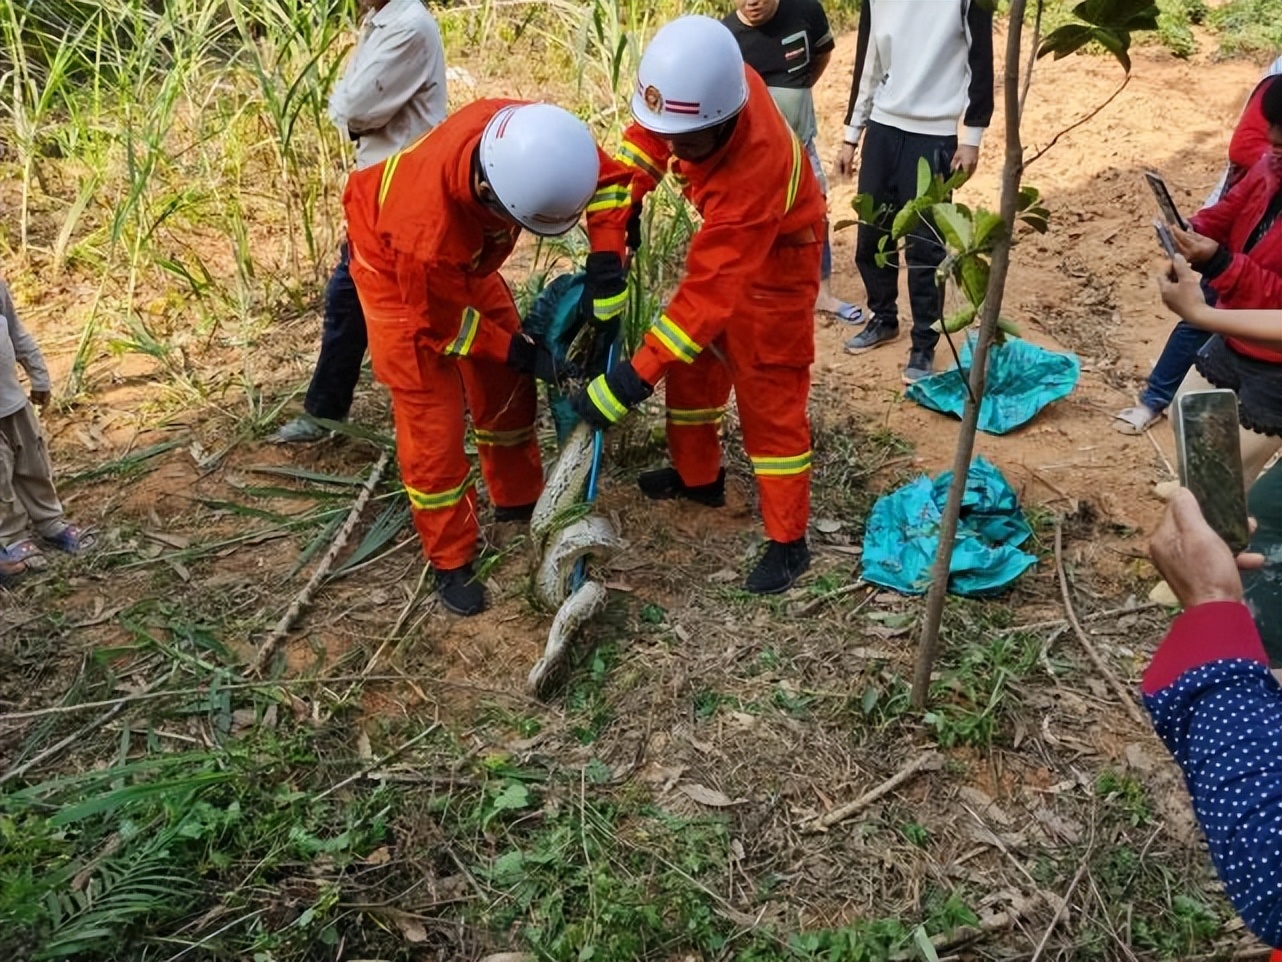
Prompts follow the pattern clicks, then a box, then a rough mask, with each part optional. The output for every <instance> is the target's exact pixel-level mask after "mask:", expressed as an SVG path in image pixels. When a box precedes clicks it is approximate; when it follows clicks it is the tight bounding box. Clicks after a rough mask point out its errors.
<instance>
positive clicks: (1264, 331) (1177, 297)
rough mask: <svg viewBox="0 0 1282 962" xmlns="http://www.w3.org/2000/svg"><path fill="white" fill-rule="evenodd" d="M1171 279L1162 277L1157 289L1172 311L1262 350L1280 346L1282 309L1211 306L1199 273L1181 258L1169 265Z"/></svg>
mask: <svg viewBox="0 0 1282 962" xmlns="http://www.w3.org/2000/svg"><path fill="white" fill-rule="evenodd" d="M1172 270H1173V271H1174V277H1172V276H1171V275H1170V274H1161V275H1158V278H1157V287H1158V290H1159V291H1160V292H1161V295H1162V302H1163V303H1164V304H1166V306H1167V307H1169V308H1170V309H1171V311H1172V312H1174V313H1175V314H1177V315H1179V316H1180V317H1182V318H1183V319H1184V320H1186V321H1188V322H1189V323H1190V324H1192V325H1193V326H1194V327H1198V328H1201V329H1202V330H1204V331H1213V332H1214V333H1216V334H1223V335H1226V336H1227V337H1236V338H1240V339H1242V340H1248V341H1253V342H1255V343H1257V344H1259V345H1261V346H1262V347H1274V348H1276V347H1278V346H1279V345H1282V309H1279V310H1263V311H1227V310H1224V309H1223V308H1218V307H1211V306H1210V305H1208V304H1207V303H1206V296H1205V294H1203V292H1202V282H1201V278H1200V276H1199V275H1198V273H1197V272H1196V271H1195V270H1193V268H1192V267H1190V266H1189V262H1188V261H1186V260H1185V259H1184V258H1183V257H1181V256H1180V255H1178V254H1177V255H1176V256H1175V260H1174V262H1173V263H1172Z"/></svg>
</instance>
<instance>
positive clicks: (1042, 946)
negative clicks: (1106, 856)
mask: <svg viewBox="0 0 1282 962" xmlns="http://www.w3.org/2000/svg"><path fill="white" fill-rule="evenodd" d="M1086 865H1087V863H1086V862H1083V863H1082V864H1081V866H1080V867H1079V868H1078V870H1077V874H1076V875H1074V876H1073V881H1071V882H1069V883H1068V890H1067V891H1066V892H1065V893H1064V898H1063V899H1062V900H1061V901H1060V903H1059V907H1058V908H1057V909H1055V915H1054V916H1053V917H1052V918H1051V924H1050V925H1048V926H1046V931H1045V932H1043V933H1042V939H1041V941H1040V942H1038V943H1037V948H1036V949H1035V950H1034V951H1033V958H1032V959H1031V960H1030V962H1038V960H1039V959H1040V958H1041V957H1042V952H1044V951H1045V950H1046V943H1047V942H1048V941H1049V940H1050V937H1051V933H1052V932H1054V931H1055V926H1057V925H1059V920H1060V919H1061V918H1062V917H1063V915H1064V913H1065V912H1066V911H1067V910H1068V900H1069V899H1071V898H1072V897H1073V893H1074V892H1075V891H1076V890H1077V883H1078V882H1080V881H1081V880H1082V876H1083V875H1085V874H1086Z"/></svg>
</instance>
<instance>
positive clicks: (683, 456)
mask: <svg viewBox="0 0 1282 962" xmlns="http://www.w3.org/2000/svg"><path fill="white" fill-rule="evenodd" d="M718 343H719V342H718ZM664 392H665V394H664V398H665V401H666V403H667V407H668V412H669V413H668V424H667V428H668V453H669V455H670V456H671V458H672V466H673V467H674V468H676V469H677V473H678V474H679V475H681V480H682V482H683V483H685V484H687V485H690V486H691V487H696V486H698V485H702V484H712V483H713V482H715V481H716V480H717V476H718V475H719V474H720V473H721V422H720V419H715V420H713V419H709V418H706V417H700V416H698V415H692V414H690V412H709V411H714V410H720V411H723V412H724V411H725V407H726V402H727V401H728V400H729V399H730V370H729V368H727V367H726V365H725V364H724V363H723V362H722V361H721V360H720V359H718V358H717V357H716V354H715V353H714V352H713V351H704V352H703V353H701V354H700V355H699V356H698V357H696V358H695V359H694V362H693V363H692V364H674V365H672V366H671V367H669V368H668V372H667V375H666V377H665V378H664ZM674 415H675V417H674Z"/></svg>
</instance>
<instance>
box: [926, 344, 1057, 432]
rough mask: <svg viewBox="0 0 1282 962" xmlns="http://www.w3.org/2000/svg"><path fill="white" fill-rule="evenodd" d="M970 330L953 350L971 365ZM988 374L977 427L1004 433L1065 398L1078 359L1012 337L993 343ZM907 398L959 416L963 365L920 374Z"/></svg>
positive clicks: (963, 388)
mask: <svg viewBox="0 0 1282 962" xmlns="http://www.w3.org/2000/svg"><path fill="white" fill-rule="evenodd" d="M974 345H975V335H974V334H972V335H970V336H969V337H968V338H967V339H966V342H965V343H964V344H963V345H962V346H961V350H960V351H959V352H958V353H959V354H960V356H961V362H962V367H963V368H965V369H966V370H967V371H969V370H970V360H971V355H972V353H973V351H974ZM988 358H989V363H988V380H987V382H986V384H985V386H984V403H983V404H982V405H981V406H980V408H979V430H981V431H983V432H985V433H986V434H1006V433H1008V432H1010V431H1013V430H1015V429H1016V428H1018V427H1021V426H1022V425H1025V424H1027V423H1028V422H1029V421H1031V420H1032V419H1033V418H1035V417H1036V416H1037V414H1038V412H1039V411H1041V410H1042V408H1044V407H1046V405H1048V404H1052V403H1054V402H1055V401H1058V400H1060V399H1061V398H1066V397H1068V396H1069V395H1070V394H1072V393H1073V388H1075V387H1077V379H1078V377H1079V375H1080V374H1081V370H1082V363H1081V361H1079V360H1078V359H1077V355H1075V354H1060V353H1057V352H1055V351H1048V350H1046V348H1044V347H1038V346H1037V345H1036V344H1031V343H1029V342H1028V341H1025V340H1023V339H1022V338H1018V337H1013V338H1010V339H1009V340H1007V341H1006V342H1005V343H1003V344H994V345H993V347H992V349H991V350H990V351H989V354H988ZM906 396H907V397H908V399H909V400H911V401H916V402H917V403H918V404H920V405H921V406H922V407H926V408H930V410H932V411H939V412H940V413H941V414H951V415H953V416H954V417H957V418H960V417H961V416H962V410H963V409H964V408H965V406H966V384H965V382H964V381H963V380H962V371H961V369H960V368H957V367H954V368H952V369H951V370H948V371H941V372H940V373H939V374H932V375H931V376H930V377H926V378H922V379H921V380H920V381H918V382H916V383H915V384H913V385H911V386H910V387H909V388H908V391H907V395H906Z"/></svg>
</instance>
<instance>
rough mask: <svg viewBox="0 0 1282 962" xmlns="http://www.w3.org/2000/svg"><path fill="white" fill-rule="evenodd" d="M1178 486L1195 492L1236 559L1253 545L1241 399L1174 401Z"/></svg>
mask: <svg viewBox="0 0 1282 962" xmlns="http://www.w3.org/2000/svg"><path fill="white" fill-rule="evenodd" d="M1174 427H1175V451H1176V456H1177V458H1178V459H1179V472H1180V484H1181V485H1182V486H1183V487H1186V488H1188V489H1189V490H1190V491H1192V492H1193V496H1194V497H1196V498H1197V503H1198V505H1199V506H1200V507H1201V509H1202V516H1203V517H1204V518H1206V521H1207V524H1209V525H1210V526H1211V529H1212V530H1213V531H1214V532H1215V533H1216V534H1218V535H1219V536H1220V537H1221V538H1223V539H1224V542H1225V544H1227V545H1228V546H1229V547H1230V548H1231V549H1232V550H1233V553H1234V554H1237V553H1238V552H1240V551H1245V550H1246V546H1247V544H1248V543H1249V542H1250V540H1251V536H1250V529H1249V526H1248V521H1247V507H1246V482H1245V480H1244V479H1243V476H1242V447H1241V442H1240V440H1239V434H1238V410H1237V395H1236V394H1234V393H1233V392H1232V391H1228V390H1213V391H1191V392H1189V393H1188V394H1182V395H1180V396H1179V397H1177V398H1176V399H1175V423H1174Z"/></svg>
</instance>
